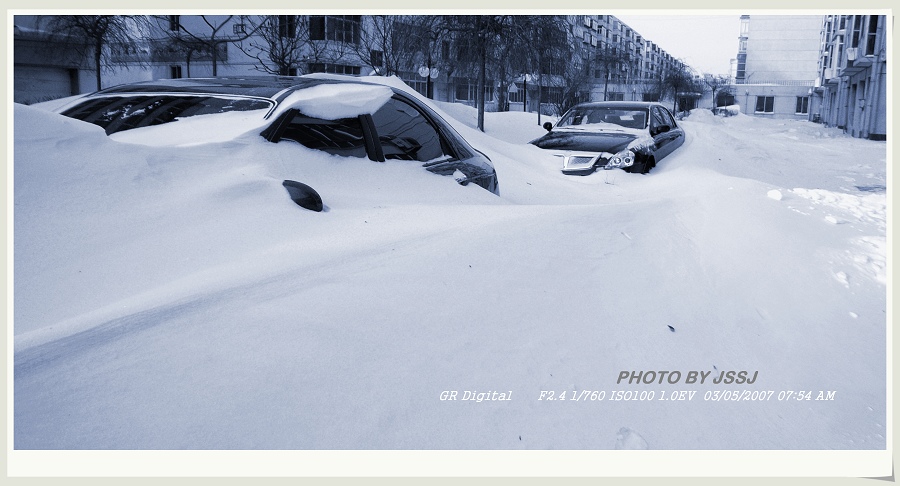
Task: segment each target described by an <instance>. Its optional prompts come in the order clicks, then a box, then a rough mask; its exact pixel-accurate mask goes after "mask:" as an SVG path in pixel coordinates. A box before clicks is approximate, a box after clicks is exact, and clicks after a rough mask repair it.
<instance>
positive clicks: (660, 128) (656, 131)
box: [650, 125, 672, 135]
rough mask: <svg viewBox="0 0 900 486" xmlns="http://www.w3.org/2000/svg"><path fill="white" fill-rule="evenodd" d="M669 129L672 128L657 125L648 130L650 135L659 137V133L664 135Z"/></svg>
mask: <svg viewBox="0 0 900 486" xmlns="http://www.w3.org/2000/svg"><path fill="white" fill-rule="evenodd" d="M671 129H672V127H670V126H669V125H657V126H656V127H654V128H651V129H650V134H651V135H659V134H660V133H666V132H668V131H669V130H671Z"/></svg>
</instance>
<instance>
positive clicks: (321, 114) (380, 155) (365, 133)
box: [58, 76, 499, 206]
mask: <svg viewBox="0 0 900 486" xmlns="http://www.w3.org/2000/svg"><path fill="white" fill-rule="evenodd" d="M58 111H59V112H60V113H62V114H63V115H66V116H69V117H72V118H76V119H79V120H83V121H86V122H90V123H93V124H95V125H99V126H101V127H103V128H104V129H105V130H106V133H107V135H121V134H125V133H126V132H128V133H127V136H124V135H123V138H122V139H123V140H126V141H130V142H138V143H140V141H141V138H142V137H144V135H142V134H141V133H140V132H141V130H140V128H143V127H149V126H154V125H160V124H164V123H171V122H177V121H178V120H179V119H184V118H186V117H193V116H200V115H215V116H212V117H210V118H209V119H210V123H211V127H216V126H217V125H216V123H218V124H219V125H221V124H222V120H221V119H223V117H222V116H219V115H225V114H229V115H228V116H233V115H234V114H241V113H243V114H245V115H246V116H243V117H234V118H228V119H227V120H226V121H225V123H227V124H228V127H229V128H230V129H231V130H232V131H234V128H233V127H234V125H238V128H240V127H241V126H243V127H244V133H246V131H248V130H256V131H257V133H259V134H260V135H261V136H263V137H265V139H266V140H268V141H270V142H275V143H277V142H282V141H286V140H288V141H292V142H297V143H300V144H303V145H305V146H306V147H309V148H312V149H316V150H321V151H324V152H327V153H330V154H335V155H341V156H347V157H360V158H368V159H370V160H373V161H376V162H383V161H385V160H388V159H399V160H410V161H417V162H421V163H422V165H423V167H424V168H425V169H427V170H428V171H431V172H433V173H436V174H441V175H450V176H453V177H454V178H455V179H456V180H457V181H458V182H459V183H460V184H463V185H466V184H469V183H473V184H476V185H478V186H481V187H483V188H485V189H487V190H489V191H491V192H493V193H495V194H499V186H498V182H497V173H496V171H495V170H494V166H493V164H492V163H491V161H490V159H489V158H488V157H487V156H486V155H484V154H483V153H481V152H479V151H478V150H476V149H475V148H473V147H472V146H471V145H470V144H469V143H468V142H467V141H466V140H465V139H464V138H463V137H462V136H461V135H459V133H458V132H456V130H454V129H453V128H452V127H451V126H450V125H449V124H448V123H447V122H445V121H444V120H443V119H442V118H441V117H440V116H439V115H438V114H437V113H435V112H434V111H433V110H432V109H430V108H429V107H428V106H426V105H425V104H423V103H421V102H420V101H418V100H417V99H415V97H414V96H412V95H410V94H408V93H405V92H403V91H402V90H401V89H398V88H395V87H392V86H388V85H386V84H380V83H377V82H372V81H366V80H365V78H355V77H350V76H300V77H279V76H259V77H239V78H238V77H231V78H229V77H223V78H205V79H200V78H186V79H171V80H158V81H147V82H141V83H134V84H126V85H122V86H116V87H112V88H108V89H104V90H101V91H98V92H96V93H92V94H89V95H86V96H83V97H80V98H77V99H75V100H74V101H72V102H70V103H68V104H66V105H64V106H62V107H61V108H60V109H59V110H58ZM216 118H218V119H220V120H218V121H216V120H213V119H216ZM239 132H240V130H237V131H236V133H239ZM193 133H196V134H197V135H196V142H197V143H202V142H204V141H207V140H204V137H217V138H216V140H221V133H219V132H218V131H217V128H212V129H211V130H209V131H206V132H201V131H196V132H193ZM151 136H152V137H157V135H149V134H148V135H147V137H151ZM288 182H290V183H289V184H286V185H285V187H286V188H287V189H288V190H289V192H290V193H291V195H292V197H294V196H295V195H298V194H299V195H300V196H299V197H301V198H306V197H312V199H313V200H315V199H316V198H317V197H318V196H317V195H315V196H312V195H310V193H309V191H310V190H312V189H311V188H308V186H305V185H304V184H300V183H295V182H294V181H288ZM313 193H314V191H313ZM295 202H298V204H299V203H300V202H299V201H298V200H297V199H295ZM314 205H318V206H320V205H321V201H319V202H318V204H314Z"/></svg>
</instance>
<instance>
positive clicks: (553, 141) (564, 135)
mask: <svg viewBox="0 0 900 486" xmlns="http://www.w3.org/2000/svg"><path fill="white" fill-rule="evenodd" d="M636 138H637V136H635V135H634V134H632V133H617V132H604V133H597V132H576V131H556V130H554V131H552V132H550V133H548V134H546V135H544V136H543V137H541V138H539V139H537V140H533V141H532V142H531V143H532V144H534V145H537V146H538V147H540V148H542V149H548V150H571V151H576V152H609V153H616V152H619V151H620V150H624V149H625V148H626V147H628V144H629V143H631V142H632V141H634V140H635V139H636Z"/></svg>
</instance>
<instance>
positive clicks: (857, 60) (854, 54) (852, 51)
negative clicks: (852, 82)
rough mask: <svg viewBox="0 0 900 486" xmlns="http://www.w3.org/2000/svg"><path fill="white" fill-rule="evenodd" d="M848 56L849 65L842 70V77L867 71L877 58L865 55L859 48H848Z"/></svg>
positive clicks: (846, 51)
mask: <svg viewBox="0 0 900 486" xmlns="http://www.w3.org/2000/svg"><path fill="white" fill-rule="evenodd" d="M844 52H845V53H846V54H847V65H846V66H845V67H844V68H843V69H841V76H853V75H855V74H858V73H861V72H862V71H865V70H866V69H868V68H869V67H871V66H872V63H873V62H874V61H875V56H866V55H863V52H862V50H861V49H860V48H858V47H848V48H847V49H846V50H845V51H844Z"/></svg>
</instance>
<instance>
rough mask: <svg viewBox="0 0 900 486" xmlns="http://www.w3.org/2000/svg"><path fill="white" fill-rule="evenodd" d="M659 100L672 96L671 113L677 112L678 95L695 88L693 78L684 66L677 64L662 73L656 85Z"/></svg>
mask: <svg viewBox="0 0 900 486" xmlns="http://www.w3.org/2000/svg"><path fill="white" fill-rule="evenodd" d="M657 87H658V92H659V94H660V100H662V99H663V98H665V97H666V96H667V95H669V94H671V95H672V111H673V112H678V111H679V110H678V94H679V93H683V92H685V91H688V90H689V89H693V88H695V84H694V81H693V76H692V75H691V73H690V72H689V71H688V69H687V68H686V67H685V66H684V64H677V65H675V66H672V67H670V68H669V69H667V70H665V71H664V72H663V73H662V76H661V77H660V78H659V81H658V83H657Z"/></svg>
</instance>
